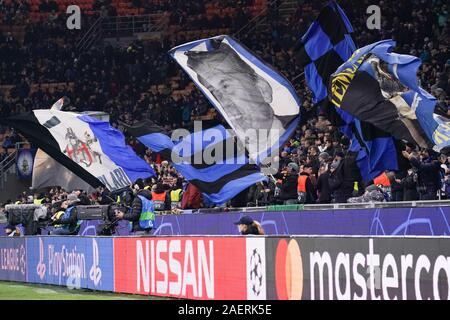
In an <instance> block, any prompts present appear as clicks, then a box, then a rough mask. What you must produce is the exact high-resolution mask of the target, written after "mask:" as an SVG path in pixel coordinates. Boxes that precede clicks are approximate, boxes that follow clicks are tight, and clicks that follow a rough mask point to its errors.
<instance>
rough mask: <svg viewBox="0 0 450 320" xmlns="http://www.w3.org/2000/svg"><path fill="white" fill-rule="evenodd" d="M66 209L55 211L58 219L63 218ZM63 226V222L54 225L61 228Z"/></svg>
mask: <svg viewBox="0 0 450 320" xmlns="http://www.w3.org/2000/svg"><path fill="white" fill-rule="evenodd" d="M64 212H65V211H58V212H57V213H55V216H56V219H59V218H61V216H62V215H63V214H64ZM61 226H62V224H55V225H54V226H53V227H55V228H60V227H61Z"/></svg>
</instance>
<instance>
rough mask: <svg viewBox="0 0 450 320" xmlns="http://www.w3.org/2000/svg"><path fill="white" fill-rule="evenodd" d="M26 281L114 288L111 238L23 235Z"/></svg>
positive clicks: (101, 288) (68, 285)
mask: <svg viewBox="0 0 450 320" xmlns="http://www.w3.org/2000/svg"><path fill="white" fill-rule="evenodd" d="M26 241H27V249H28V256H27V266H28V282H33V283H46V284H55V285H61V286H67V287H69V288H89V289H95V290H105V291H114V269H113V260H114V258H113V254H114V250H113V240H112V239H111V238H104V237H102V238H100V237H69V236H68V237H27V239H26Z"/></svg>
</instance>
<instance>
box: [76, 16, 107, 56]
mask: <svg viewBox="0 0 450 320" xmlns="http://www.w3.org/2000/svg"><path fill="white" fill-rule="evenodd" d="M102 19H103V18H102V17H100V18H98V19H97V20H95V22H94V23H93V24H92V26H91V27H90V28H89V29H88V31H87V32H86V33H85V34H84V35H83V37H82V38H81V39H80V41H78V43H77V52H78V54H81V53H82V52H83V51H86V50H89V49H90V48H91V46H92V44H94V43H95V42H96V41H97V40H99V39H100V38H101V35H102V29H101V22H102Z"/></svg>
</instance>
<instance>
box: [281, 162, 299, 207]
mask: <svg viewBox="0 0 450 320" xmlns="http://www.w3.org/2000/svg"><path fill="white" fill-rule="evenodd" d="M286 170H287V171H286V174H285V176H284V177H283V181H282V183H281V192H280V196H279V199H280V200H283V201H285V202H286V201H287V202H294V200H295V201H296V200H297V198H298V195H297V181H298V170H299V168H298V164H296V163H295V162H291V163H289V164H288V165H287V167H286Z"/></svg>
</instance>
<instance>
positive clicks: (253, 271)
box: [250, 248, 264, 296]
mask: <svg viewBox="0 0 450 320" xmlns="http://www.w3.org/2000/svg"><path fill="white" fill-rule="evenodd" d="M263 275H264V273H263V270H262V258H261V255H260V254H259V252H258V249H257V248H255V249H253V252H252V255H251V257H250V283H251V287H252V291H253V293H254V294H255V295H256V296H259V295H260V294H261V289H262V287H263V280H264V279H263V278H264V276H263Z"/></svg>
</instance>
